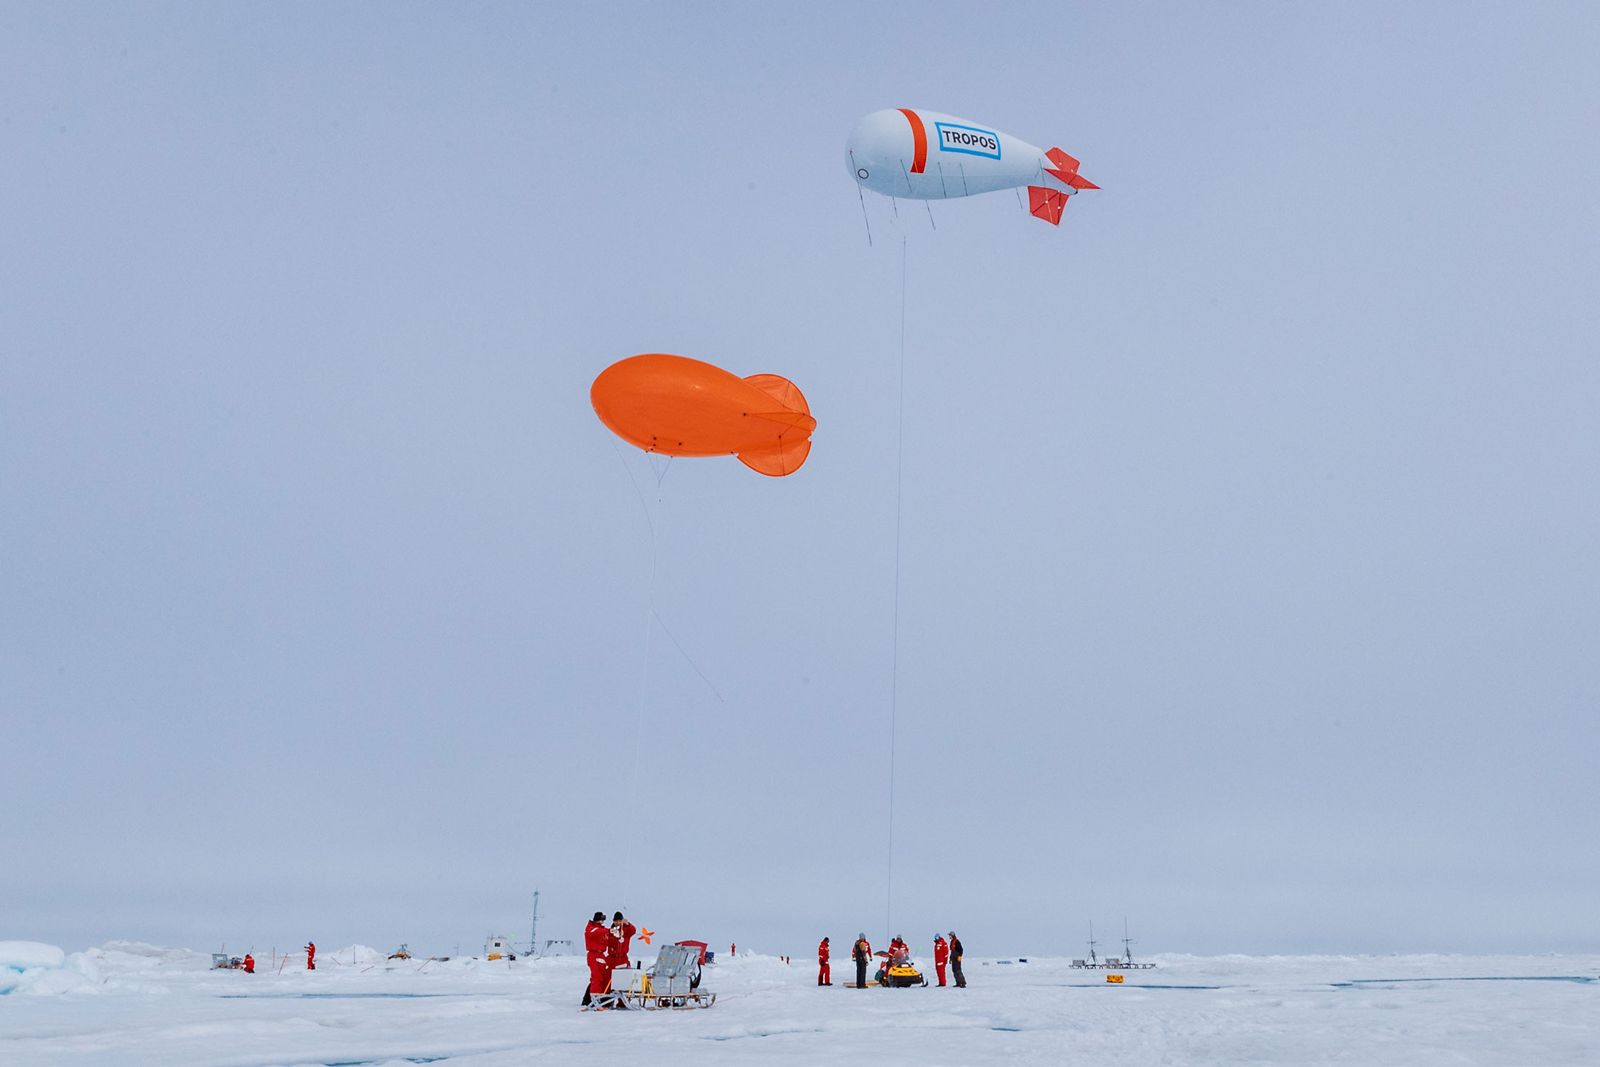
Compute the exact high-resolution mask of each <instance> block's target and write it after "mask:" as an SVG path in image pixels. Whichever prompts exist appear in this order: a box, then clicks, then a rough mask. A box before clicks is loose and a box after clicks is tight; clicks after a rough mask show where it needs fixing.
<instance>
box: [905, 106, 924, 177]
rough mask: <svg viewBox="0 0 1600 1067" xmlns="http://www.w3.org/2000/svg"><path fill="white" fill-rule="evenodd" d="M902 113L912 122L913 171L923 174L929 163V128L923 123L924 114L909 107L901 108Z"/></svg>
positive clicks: (913, 172)
mask: <svg viewBox="0 0 1600 1067" xmlns="http://www.w3.org/2000/svg"><path fill="white" fill-rule="evenodd" d="M900 114H902V115H904V116H905V117H906V121H907V122H909V123H911V146H912V156H911V173H912V174H921V173H922V171H923V169H924V168H925V167H927V165H928V129H927V127H926V126H924V125H923V124H922V116H921V115H918V114H917V113H916V112H915V111H912V110H911V109H910V108H909V107H903V108H901V109H900Z"/></svg>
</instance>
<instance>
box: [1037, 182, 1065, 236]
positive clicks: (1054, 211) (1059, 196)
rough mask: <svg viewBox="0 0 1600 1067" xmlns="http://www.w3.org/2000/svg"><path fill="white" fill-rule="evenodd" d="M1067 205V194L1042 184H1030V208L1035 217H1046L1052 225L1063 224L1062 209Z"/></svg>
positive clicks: (1045, 219)
mask: <svg viewBox="0 0 1600 1067" xmlns="http://www.w3.org/2000/svg"><path fill="white" fill-rule="evenodd" d="M1066 206H1067V194H1066V193H1063V192H1061V191H1059V190H1056V189H1046V188H1045V187H1044V186H1042V185H1030V186H1028V210H1029V211H1030V212H1031V213H1032V214H1033V217H1034V218H1037V219H1044V221H1046V222H1048V223H1049V224H1050V225H1052V226H1059V225H1061V209H1062V208H1064V207H1066Z"/></svg>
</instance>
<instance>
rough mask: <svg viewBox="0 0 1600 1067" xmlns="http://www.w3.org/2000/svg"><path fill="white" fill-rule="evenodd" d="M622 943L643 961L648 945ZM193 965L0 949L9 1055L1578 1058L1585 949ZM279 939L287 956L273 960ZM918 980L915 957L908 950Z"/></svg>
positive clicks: (400, 1060) (307, 1059)
mask: <svg viewBox="0 0 1600 1067" xmlns="http://www.w3.org/2000/svg"><path fill="white" fill-rule="evenodd" d="M642 949H643V950H642V952H640V953H635V959H636V960H643V961H645V962H646V963H648V961H649V960H651V959H653V958H654V957H653V953H652V952H651V950H650V949H649V948H648V947H642ZM385 955H386V954H385V953H382V952H379V951H376V950H373V949H370V948H364V947H362V946H346V947H345V948H342V949H335V950H331V951H328V952H319V953H318V957H317V959H318V969H317V970H316V971H313V972H308V971H306V970H304V969H303V957H300V958H299V959H298V960H297V961H296V962H298V963H299V965H300V966H299V968H298V969H297V968H296V967H293V966H285V967H283V969H282V970H281V971H277V970H272V969H264V970H261V971H258V973H256V974H253V975H246V974H244V973H242V972H239V971H232V970H212V969H211V957H210V954H208V953H201V952H195V951H191V950H187V949H172V948H161V947H158V946H150V945H143V944H138V943H133V942H111V943H108V944H107V945H104V946H101V947H99V948H94V949H89V950H86V951H84V952H78V953H70V954H68V953H64V952H62V951H61V950H59V949H57V948H55V947H54V946H42V945H38V944H36V943H27V942H7V943H4V945H3V946H0V957H3V958H0V1062H3V1063H5V1064H7V1065H9V1067H87V1065H100V1064H118V1065H130V1067H142V1065H146V1064H148V1065H157V1064H160V1065H171V1067H177V1065H197V1067H198V1065H205V1067H277V1065H283V1067H290V1065H293V1067H310V1065H328V1067H334V1065H337V1067H379V1065H383V1067H397V1065H401V1064H415V1063H446V1064H451V1065H457V1064H459V1065H472V1067H505V1065H513V1064H526V1063H545V1062H549V1063H572V1064H587V1063H612V1062H618V1061H619V1060H648V1061H649V1062H652V1063H657V1064H668V1065H676V1064H691V1063H694V1064H702V1063H754V1064H800V1063H876V1062H881V1061H882V1060H883V1059H884V1058H885V1057H892V1058H901V1059H904V1060H905V1061H907V1062H915V1063H919V1064H932V1065H939V1064H949V1065H961V1064H990V1063H995V1064H998V1063H1079V1062H1082V1063H1091V1062H1093V1063H1103V1062H1116V1063H1120V1064H1156V1063H1173V1062H1179V1063H1196V1064H1198V1063H1216V1064H1223V1063H1272V1064H1298V1063H1308V1064H1309V1063H1323V1064H1326V1063H1334V1064H1371V1063H1406V1064H1417V1065H1430V1064H1440V1065H1443V1064H1574V1065H1576V1064H1592V1063H1594V1062H1595V1059H1596V1055H1597V1054H1600V1012H1597V1011H1596V1008H1597V1007H1600V954H1593V953H1590V954H1574V955H1559V954H1550V955H1450V954H1396V955H1350V956H1335V955H1323V956H1273V957H1266V956H1242V955H1230V956H1210V957H1202V956H1187V955H1180V954H1156V955H1152V956H1150V957H1149V958H1148V959H1147V960H1144V961H1142V962H1150V963H1154V964H1156V966H1155V967H1154V968H1151V969H1146V970H1137V971H1125V972H1120V973H1121V975H1122V982H1121V984H1112V983H1109V982H1107V980H1106V976H1107V974H1108V973H1118V972H1105V971H1092V970H1083V969H1079V968H1075V967H1073V966H1072V961H1071V960H1070V959H1068V958H1062V957H1049V958H1033V957H1029V958H1028V962H1027V963H1020V962H1017V961H1016V959H1015V958H1010V959H1008V960H1006V961H1005V962H1002V961H1000V960H998V959H995V958H986V957H981V956H969V958H968V966H967V968H966V971H967V978H968V981H969V986H968V988H966V989H960V990H958V989H955V988H953V987H947V988H939V987H938V986H936V985H933V986H930V987H928V988H911V989H885V988H868V989H866V990H856V989H851V988H846V987H845V986H844V985H843V982H844V981H845V980H846V979H848V978H849V977H850V975H849V974H847V972H848V971H849V967H848V961H846V965H845V966H837V965H836V966H835V968H834V972H833V977H834V983H835V984H834V985H833V986H832V987H827V988H824V987H818V986H817V985H816V964H815V959H814V958H810V957H808V958H800V957H792V958H791V961H790V962H789V963H787V964H786V963H785V962H784V961H783V959H782V957H778V956H770V955H762V954H755V953H741V954H740V955H739V956H737V957H732V958H729V957H719V958H718V959H717V961H716V962H715V963H713V964H711V965H710V966H708V967H707V968H706V972H705V978H704V986H705V987H706V988H708V989H711V990H714V991H715V992H717V994H718V999H717V1003H716V1005H715V1006H714V1007H712V1008H710V1009H706V1010H680V1011H672V1010H669V1011H649V1012H646V1011H637V1010H635V1011H608V1012H603V1013H593V1012H581V1011H579V1010H578V999H579V993H580V991H581V989H582V988H583V985H584V981H585V977H586V972H585V968H584V964H583V959H582V958H581V957H580V956H558V957H537V958H520V959H517V960H515V961H508V960H497V961H489V960H486V959H483V958H470V957H469V958H455V959H451V960H449V961H437V960H433V961H430V960H424V959H420V958H419V959H411V960H389V959H386V958H385ZM288 958H290V957H286V959H288ZM919 962H921V963H922V964H923V967H924V970H925V971H926V972H927V973H928V974H929V975H930V976H931V973H932V971H931V967H928V966H927V965H926V961H925V960H921V961H919Z"/></svg>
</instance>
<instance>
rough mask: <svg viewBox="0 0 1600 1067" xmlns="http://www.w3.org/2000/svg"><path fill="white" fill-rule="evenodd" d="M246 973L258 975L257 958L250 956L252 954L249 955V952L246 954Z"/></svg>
mask: <svg viewBox="0 0 1600 1067" xmlns="http://www.w3.org/2000/svg"><path fill="white" fill-rule="evenodd" d="M244 973H245V974H255V973H256V958H255V957H254V956H252V955H250V953H248V952H246V953H245V954H244Z"/></svg>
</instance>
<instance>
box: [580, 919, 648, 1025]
mask: <svg viewBox="0 0 1600 1067" xmlns="http://www.w3.org/2000/svg"><path fill="white" fill-rule="evenodd" d="M635 930H636V928H635V927H634V925H633V924H632V923H631V922H629V921H628V920H627V919H624V918H623V917H622V912H620V911H619V912H617V913H616V914H615V915H613V916H612V917H611V925H610V926H609V927H608V926H607V925H606V913H605V912H603V911H597V912H595V913H594V918H592V919H590V920H589V924H588V925H587V926H585V927H584V928H583V949H584V954H585V955H586V956H587V957H588V962H589V985H588V988H586V989H585V990H584V991H583V1005H584V1007H588V1006H589V1003H590V1001H592V1000H593V999H594V997H595V996H596V995H598V994H601V993H609V992H611V972H612V971H614V970H616V969H617V968H618V967H631V966H633V963H632V961H630V960H629V959H628V949H629V946H630V945H632V943H633V935H634V933H635Z"/></svg>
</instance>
